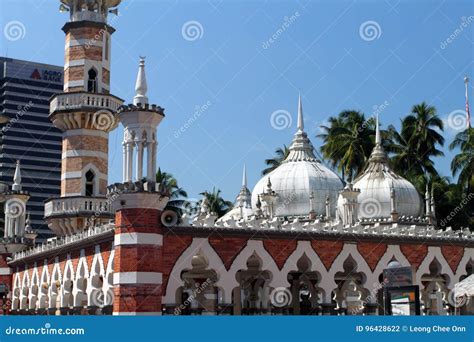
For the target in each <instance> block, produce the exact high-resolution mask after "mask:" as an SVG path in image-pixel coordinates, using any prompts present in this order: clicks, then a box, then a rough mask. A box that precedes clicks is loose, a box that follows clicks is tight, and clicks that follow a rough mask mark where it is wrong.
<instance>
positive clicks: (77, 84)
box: [64, 80, 84, 89]
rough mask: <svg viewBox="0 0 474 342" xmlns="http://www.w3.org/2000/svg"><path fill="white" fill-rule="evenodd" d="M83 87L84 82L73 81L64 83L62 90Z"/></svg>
mask: <svg viewBox="0 0 474 342" xmlns="http://www.w3.org/2000/svg"><path fill="white" fill-rule="evenodd" d="M81 86H84V80H75V81H69V82H66V83H64V89H68V88H72V87H81Z"/></svg>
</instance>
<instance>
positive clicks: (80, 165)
mask: <svg viewBox="0 0 474 342" xmlns="http://www.w3.org/2000/svg"><path fill="white" fill-rule="evenodd" d="M120 2H121V0H61V5H60V11H61V12H65V11H67V12H69V14H70V20H69V21H68V22H67V23H66V24H65V25H64V27H63V31H64V33H65V34H66V45H65V64H64V92H63V93H61V94H57V95H55V96H54V97H52V99H51V102H50V115H49V117H50V120H51V121H52V122H53V124H54V125H55V126H56V127H57V128H59V129H60V130H61V131H62V132H63V151H62V169H61V197H60V198H55V199H51V200H49V201H48V202H46V204H45V219H46V220H47V222H48V225H49V227H50V228H51V229H52V230H53V231H54V232H55V233H56V234H57V235H66V234H71V233H74V232H76V231H78V230H82V229H84V228H87V227H90V226H93V225H95V224H100V223H102V222H106V221H108V220H109V219H110V218H112V217H113V215H112V213H111V210H110V208H109V207H110V206H109V205H108V203H107V201H106V198H105V194H106V190H107V189H106V188H107V174H108V135H109V132H110V131H111V130H113V129H114V128H115V127H116V126H117V124H118V120H117V118H116V111H117V109H118V108H119V107H120V106H121V105H122V103H123V100H121V99H120V98H118V97H116V96H113V95H111V94H110V60H111V54H110V45H111V42H110V40H111V35H112V33H113V32H114V29H113V28H112V27H111V26H110V25H108V24H107V17H108V15H109V13H110V12H111V13H117V9H116V7H117V6H118V5H119V4H120Z"/></svg>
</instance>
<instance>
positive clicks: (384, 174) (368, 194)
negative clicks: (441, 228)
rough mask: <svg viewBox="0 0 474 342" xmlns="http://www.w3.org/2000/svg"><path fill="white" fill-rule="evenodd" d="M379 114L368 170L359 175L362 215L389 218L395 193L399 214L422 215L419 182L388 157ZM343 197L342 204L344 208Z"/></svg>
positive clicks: (357, 184) (360, 212) (358, 186)
mask: <svg viewBox="0 0 474 342" xmlns="http://www.w3.org/2000/svg"><path fill="white" fill-rule="evenodd" d="M378 125H379V123H378V118H377V124H376V138H375V141H376V143H375V147H374V149H373V151H372V154H371V155H370V158H369V162H368V164H367V167H366V169H365V170H364V172H363V173H362V174H361V175H360V176H359V177H358V178H356V180H355V182H354V188H356V189H359V190H360V195H359V196H358V198H357V202H358V207H359V209H358V217H359V219H363V218H389V217H390V215H391V212H392V207H391V194H392V192H393V195H394V198H395V201H394V202H395V208H394V209H395V211H396V212H397V213H398V216H414V217H419V216H421V215H422V214H423V204H422V200H421V197H420V195H419V194H418V191H417V190H416V188H415V186H414V185H413V184H411V183H410V182H409V181H408V180H406V179H405V178H403V177H401V176H399V175H397V174H396V173H395V172H393V170H392V169H391V168H390V166H389V163H388V157H387V154H386V153H385V151H384V149H383V147H382V140H381V137H380V129H379V126H378ZM341 201H342V200H341V199H339V201H338V202H339V203H338V208H339V210H338V211H339V212H340V211H341V206H340V205H341Z"/></svg>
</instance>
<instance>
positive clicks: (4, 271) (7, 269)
mask: <svg viewBox="0 0 474 342" xmlns="http://www.w3.org/2000/svg"><path fill="white" fill-rule="evenodd" d="M9 274H12V269H11V268H10V267H0V275H9Z"/></svg>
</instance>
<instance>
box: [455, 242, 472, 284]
mask: <svg viewBox="0 0 474 342" xmlns="http://www.w3.org/2000/svg"><path fill="white" fill-rule="evenodd" d="M470 262H474V248H464V255H463V257H462V259H461V261H460V262H459V265H458V268H457V269H456V273H455V274H454V279H453V283H454V284H456V283H458V282H459V281H460V280H461V279H460V278H461V277H462V276H463V275H465V274H466V267H467V264H468V263H470Z"/></svg>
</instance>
